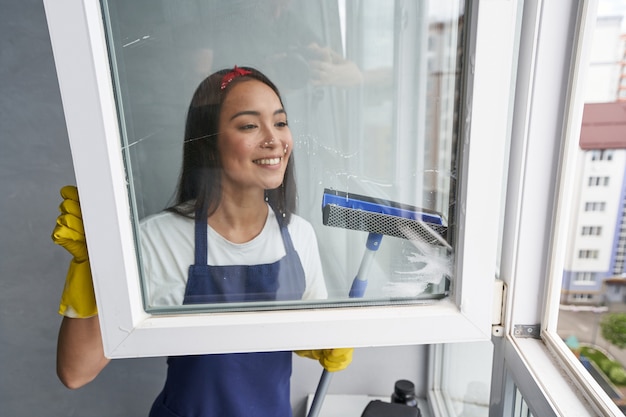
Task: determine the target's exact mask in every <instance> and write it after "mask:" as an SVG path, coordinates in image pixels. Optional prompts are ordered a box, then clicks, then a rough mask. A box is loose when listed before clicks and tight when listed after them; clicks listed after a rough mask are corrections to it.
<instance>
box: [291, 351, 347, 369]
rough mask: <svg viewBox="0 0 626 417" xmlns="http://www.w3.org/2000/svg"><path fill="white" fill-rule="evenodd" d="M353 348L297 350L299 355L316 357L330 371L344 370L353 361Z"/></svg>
mask: <svg viewBox="0 0 626 417" xmlns="http://www.w3.org/2000/svg"><path fill="white" fill-rule="evenodd" d="M353 352H354V349H353V348H338V349H318V350H296V351H295V353H296V354H297V355H298V356H302V357H305V358H309V359H315V360H317V361H319V363H320V364H321V365H322V366H323V367H324V369H326V370H327V371H328V372H336V371H342V370H344V369H346V368H347V367H348V365H350V363H351V362H352V353H353Z"/></svg>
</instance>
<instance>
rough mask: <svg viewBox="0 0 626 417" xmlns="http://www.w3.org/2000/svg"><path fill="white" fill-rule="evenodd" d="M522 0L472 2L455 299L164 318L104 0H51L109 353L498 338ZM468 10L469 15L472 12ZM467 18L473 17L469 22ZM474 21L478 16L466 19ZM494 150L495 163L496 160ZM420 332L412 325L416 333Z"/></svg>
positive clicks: (47, 2)
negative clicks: (143, 270)
mask: <svg viewBox="0 0 626 417" xmlns="http://www.w3.org/2000/svg"><path fill="white" fill-rule="evenodd" d="M515 3H516V2H514V1H510V2H509V1H502V0H480V1H475V2H472V11H471V12H472V15H471V16H473V21H476V22H478V23H477V25H476V26H474V25H473V24H472V25H471V27H474V28H475V30H473V31H472V32H473V33H472V34H471V36H470V39H469V43H470V49H469V52H468V53H467V55H466V57H465V62H466V65H469V66H470V67H471V68H469V69H468V71H467V74H470V77H469V79H468V80H466V94H465V96H464V97H465V102H464V103H462V107H463V112H464V113H466V114H467V116H468V117H466V118H465V120H466V121H465V123H464V124H463V126H462V131H463V136H464V139H463V141H462V145H461V147H462V148H463V149H462V150H461V151H462V153H461V154H462V155H463V158H464V159H463V162H462V171H461V174H460V175H459V178H460V179H461V181H462V182H463V184H462V186H461V192H460V193H459V195H458V198H457V202H458V206H459V208H460V209H459V212H460V213H461V216H460V218H459V220H458V233H457V236H458V247H457V253H456V274H457V278H456V280H455V288H454V291H453V296H452V297H449V298H448V299H444V300H442V301H439V302H434V303H433V304H431V305H420V306H385V307H345V308H328V309H323V308H322V309H315V310H311V309H302V310H288V311H287V310H286V311H254V312H228V313H205V314H172V315H166V316H156V315H154V316H153V315H150V314H147V313H146V312H145V311H144V309H143V306H142V305H143V304H142V298H141V297H142V293H141V288H140V283H139V273H138V265H137V260H136V255H135V253H136V252H135V247H134V240H133V231H132V225H131V216H130V215H129V213H130V208H129V207H130V206H129V200H128V195H127V190H126V175H125V170H124V164H123V160H122V155H121V145H120V143H121V141H120V133H119V127H118V117H117V113H116V106H115V100H114V95H113V84H112V80H111V73H110V67H109V59H108V54H107V49H106V41H105V35H104V28H103V23H102V17H101V8H100V4H99V2H98V1H96V0H66V1H63V2H59V1H57V0H45V1H44V5H45V10H46V16H47V21H48V27H49V31H50V37H51V41H52V47H53V53H54V57H55V63H56V68H57V76H58V79H59V85H60V90H61V97H62V101H63V106H64V111H65V118H66V123H67V129H68V135H69V139H70V146H71V149H72V157H73V162H74V169H75V173H76V181H77V185H78V188H79V190H80V194H81V207H82V210H83V218H84V221H85V230H86V236H87V241H88V247H89V252H90V262H91V264H92V272H93V279H94V286H95V292H96V299H97V302H98V306H99V317H100V323H101V328H102V333H103V343H104V351H105V355H106V356H107V357H109V358H123V357H138V356H163V355H178V354H193V353H218V352H233V351H238V352H245V351H261V350H267V351H271V350H284V349H305V348H319V347H331V346H334V347H337V346H354V347H359V346H380V345H404V344H416V343H441V342H455V341H472V340H487V339H489V337H490V335H491V323H492V306H491V303H490V300H491V299H492V288H493V280H494V267H493V266H494V265H495V263H496V261H495V259H496V256H497V233H498V216H499V214H500V202H501V194H500V192H499V190H501V189H502V184H501V183H502V178H503V172H504V163H503V161H504V152H505V140H504V138H505V137H506V135H507V130H508V119H507V118H508V116H509V105H510V94H511V89H510V86H511V82H512V81H511V76H512V66H513V59H512V58H513V56H512V55H513V51H514V48H513V45H514V42H515V33H514V30H515V24H514V23H515V21H516V19H517V18H518V17H517V13H518V10H517V9H518V8H517V7H516V5H515ZM468 12H469V11H468ZM466 22H467V21H466ZM466 24H467V23H466ZM485 155H488V156H489V161H490V162H489V163H485ZM408 329H410V330H408Z"/></svg>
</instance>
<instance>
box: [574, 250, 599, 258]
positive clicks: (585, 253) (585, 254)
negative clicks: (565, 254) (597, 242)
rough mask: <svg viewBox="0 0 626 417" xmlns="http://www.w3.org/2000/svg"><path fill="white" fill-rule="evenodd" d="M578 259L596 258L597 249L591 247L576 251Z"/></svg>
mask: <svg viewBox="0 0 626 417" xmlns="http://www.w3.org/2000/svg"><path fill="white" fill-rule="evenodd" d="M578 259H598V251H597V250H592V249H581V250H579V251H578Z"/></svg>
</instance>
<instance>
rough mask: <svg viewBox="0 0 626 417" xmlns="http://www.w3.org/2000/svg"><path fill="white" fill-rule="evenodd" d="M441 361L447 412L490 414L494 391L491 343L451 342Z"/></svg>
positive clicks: (476, 416) (474, 416) (465, 415)
mask: <svg viewBox="0 0 626 417" xmlns="http://www.w3.org/2000/svg"><path fill="white" fill-rule="evenodd" d="M442 346H443V356H442V359H441V361H440V366H441V367H442V370H441V388H440V389H441V392H442V394H443V398H444V400H445V406H446V411H447V415H450V416H462V417H487V416H488V415H489V394H490V390H491V366H492V361H493V345H492V344H491V342H473V343H450V344H446V345H442Z"/></svg>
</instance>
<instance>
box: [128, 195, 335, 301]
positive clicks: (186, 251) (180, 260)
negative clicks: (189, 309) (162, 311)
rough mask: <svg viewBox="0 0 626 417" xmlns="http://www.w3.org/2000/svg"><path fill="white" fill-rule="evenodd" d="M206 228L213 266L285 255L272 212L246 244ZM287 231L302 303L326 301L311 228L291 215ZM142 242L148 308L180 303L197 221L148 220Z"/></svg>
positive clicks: (171, 217)
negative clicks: (300, 275) (300, 274)
mask: <svg viewBox="0 0 626 417" xmlns="http://www.w3.org/2000/svg"><path fill="white" fill-rule="evenodd" d="M268 208H269V206H268ZM207 229H208V230H207V239H208V248H209V249H208V253H207V260H208V264H209V265H215V266H218V265H259V264H267V263H273V262H276V261H277V260H279V259H281V258H282V257H283V256H285V254H286V252H285V245H284V243H283V239H282V235H281V233H280V227H279V226H278V221H277V220H276V216H275V214H274V211H273V210H272V209H271V208H269V210H268V216H267V220H266V222H265V226H264V227H263V230H262V231H261V233H259V235H258V236H256V237H255V238H254V239H252V240H251V241H249V242H246V243H232V242H230V241H228V240H226V239H225V238H224V237H222V236H221V235H220V234H218V233H217V232H216V231H215V230H213V229H212V228H211V227H210V226H209V225H208V224H207ZM287 229H288V230H289V234H290V236H291V240H292V242H293V246H294V248H295V250H296V252H297V253H298V256H299V257H300V262H301V263H302V268H303V269H304V273H305V278H306V288H305V290H304V295H303V296H302V299H305V300H306V299H323V298H327V296H328V294H327V291H326V285H325V283H324V276H323V272H322V263H321V260H320V255H319V250H318V246H317V238H316V236H315V232H314V230H313V227H312V226H311V224H310V223H309V222H307V221H306V220H304V219H303V218H302V217H299V216H297V215H292V216H291V222H290V223H289V225H288V226H287ZM140 241H141V242H140V245H141V257H142V264H143V268H144V278H145V281H146V282H145V284H146V285H147V293H148V297H149V300H148V302H149V304H150V306H152V307H160V306H171V305H182V303H183V298H184V294H185V286H186V284H187V273H188V270H189V266H190V265H192V264H193V263H194V247H195V244H194V220H193V219H190V218H187V217H184V216H181V215H178V214H175V213H171V212H161V213H158V214H155V215H153V216H150V217H147V218H146V219H144V220H143V221H142V222H141V224H140Z"/></svg>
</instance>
